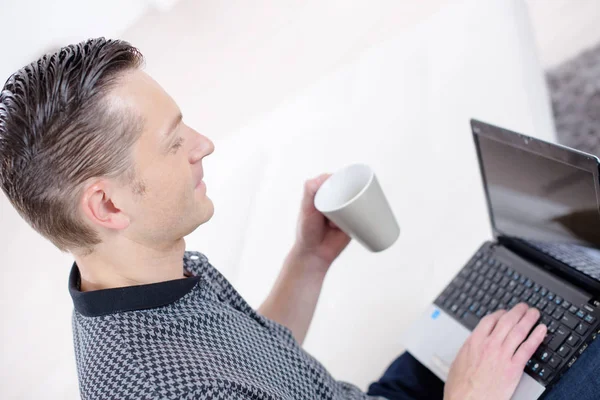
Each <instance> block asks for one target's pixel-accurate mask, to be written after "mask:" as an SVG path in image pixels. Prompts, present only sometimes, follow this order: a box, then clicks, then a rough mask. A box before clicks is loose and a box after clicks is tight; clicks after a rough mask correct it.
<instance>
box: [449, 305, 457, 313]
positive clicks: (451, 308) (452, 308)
mask: <svg viewBox="0 0 600 400" xmlns="http://www.w3.org/2000/svg"><path fill="white" fill-rule="evenodd" d="M450 311H452V313H454V314H456V312H457V311H458V304H456V303H454V304H452V306H451V307H450Z"/></svg>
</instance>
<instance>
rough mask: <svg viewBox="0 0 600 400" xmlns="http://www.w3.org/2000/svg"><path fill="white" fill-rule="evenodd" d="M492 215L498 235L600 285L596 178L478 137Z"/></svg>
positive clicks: (567, 165) (544, 158)
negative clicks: (555, 260)
mask: <svg viewBox="0 0 600 400" xmlns="http://www.w3.org/2000/svg"><path fill="white" fill-rule="evenodd" d="M477 141H478V144H479V155H480V160H481V166H482V173H483V177H484V180H485V183H486V192H487V196H488V202H489V208H490V216H491V220H492V224H493V227H494V230H495V232H496V234H497V235H499V236H507V237H510V238H513V239H518V240H520V241H524V242H526V243H527V244H529V245H530V246H533V247H536V248H537V249H538V250H541V251H543V252H544V253H546V254H548V255H550V256H552V257H554V258H556V259H558V260H559V261H562V262H563V263H566V264H568V265H569V266H571V267H574V268H576V269H577V270H579V271H580V272H583V273H585V274H586V275H587V276H589V277H592V278H593V279H595V280H600V213H599V212H598V203H597V200H596V191H595V190H596V187H595V184H594V175H593V174H592V173H591V172H590V171H587V170H584V169H581V168H580V167H576V166H574V165H570V164H568V163H566V162H563V161H557V160H555V159H552V158H549V157H545V156H543V155H540V154H537V153H534V152H531V151H527V150H525V149H523V148H519V147H516V146H513V145H511V144H507V143H504V142H501V141H496V140H494V139H492V138H490V137H488V136H483V135H478V138H477Z"/></svg>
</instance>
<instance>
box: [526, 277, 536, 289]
mask: <svg viewBox="0 0 600 400" xmlns="http://www.w3.org/2000/svg"><path fill="white" fill-rule="evenodd" d="M532 286H533V281H532V280H531V279H527V280H526V281H525V287H527V288H531V287H532ZM538 290H539V288H538Z"/></svg>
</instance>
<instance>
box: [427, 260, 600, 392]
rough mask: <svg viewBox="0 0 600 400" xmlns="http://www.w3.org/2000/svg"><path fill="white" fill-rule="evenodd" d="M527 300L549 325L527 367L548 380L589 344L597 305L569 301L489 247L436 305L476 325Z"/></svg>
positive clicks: (450, 285)
mask: <svg viewBox="0 0 600 400" xmlns="http://www.w3.org/2000/svg"><path fill="white" fill-rule="evenodd" d="M521 302H525V303H527V304H529V306H530V307H535V308H537V309H538V310H539V311H540V315H541V316H540V320H539V322H538V324H539V323H543V324H545V325H546V326H547V327H548V334H547V335H546V338H545V339H544V342H543V343H542V345H541V346H540V347H539V348H538V350H537V351H536V353H535V354H534V356H533V357H532V358H531V359H530V360H529V361H528V362H527V366H526V368H525V370H526V372H528V373H529V375H531V376H532V377H534V378H535V379H536V380H538V381H540V382H541V383H542V384H544V385H547V384H548V383H549V382H550V381H551V380H553V379H554V378H555V376H557V372H558V371H559V370H560V369H562V368H563V367H564V366H565V365H567V366H568V367H570V366H571V365H572V364H573V363H574V362H575V360H576V359H577V357H578V355H579V354H581V352H583V350H585V348H586V347H587V344H584V345H583V346H581V344H582V343H583V341H584V340H585V337H586V336H589V335H586V334H588V333H589V332H590V331H591V329H592V328H593V327H594V326H595V325H596V318H595V317H594V316H593V315H591V313H592V312H594V309H593V308H592V307H591V306H589V305H587V304H584V305H580V304H571V303H569V302H568V301H567V300H565V299H563V298H561V297H560V296H558V295H556V294H555V293H553V292H551V291H550V290H548V289H547V288H545V287H544V286H542V285H540V284H538V283H536V282H534V281H533V280H531V279H530V278H529V277H527V276H525V275H523V274H520V273H519V272H517V271H515V270H513V269H512V268H511V267H510V266H509V265H507V264H505V263H502V262H500V261H498V260H497V259H495V258H494V257H493V253H491V252H490V253H488V252H485V251H479V252H477V254H476V255H475V256H474V257H473V259H472V260H471V261H470V262H469V263H468V264H467V265H466V266H465V267H464V268H463V269H462V270H461V271H460V272H459V274H458V275H457V276H456V277H455V278H454V280H453V281H452V282H451V283H450V284H449V285H448V286H447V287H446V288H445V289H444V291H443V292H442V293H441V294H440V295H439V296H438V298H437V299H436V301H435V304H436V305H438V306H439V307H441V308H442V309H444V310H445V311H446V312H448V313H449V314H451V315H453V316H454V317H455V318H456V319H458V320H459V321H460V322H461V323H462V324H463V325H465V326H466V327H467V328H469V329H471V330H473V329H474V328H475V326H476V325H477V323H479V321H480V320H481V319H482V318H483V317H484V316H486V315H488V314H490V313H492V312H494V311H496V310H499V309H511V308H512V307H514V306H515V305H517V304H518V303H521ZM594 336H595V335H594ZM577 350H579V351H577Z"/></svg>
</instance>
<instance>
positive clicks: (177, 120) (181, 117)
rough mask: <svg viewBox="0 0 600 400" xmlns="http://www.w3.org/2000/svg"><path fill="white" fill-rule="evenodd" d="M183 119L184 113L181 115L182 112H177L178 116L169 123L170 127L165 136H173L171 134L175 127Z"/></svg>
mask: <svg viewBox="0 0 600 400" xmlns="http://www.w3.org/2000/svg"><path fill="white" fill-rule="evenodd" d="M182 120H183V115H181V112H179V114H177V117H176V118H175V119H174V120H173V121H172V122H171V124H170V125H169V129H167V132H166V133H165V138H168V137H169V136H171V134H172V133H173V131H174V130H175V128H177V125H179V123H180V122H181V121H182Z"/></svg>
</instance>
